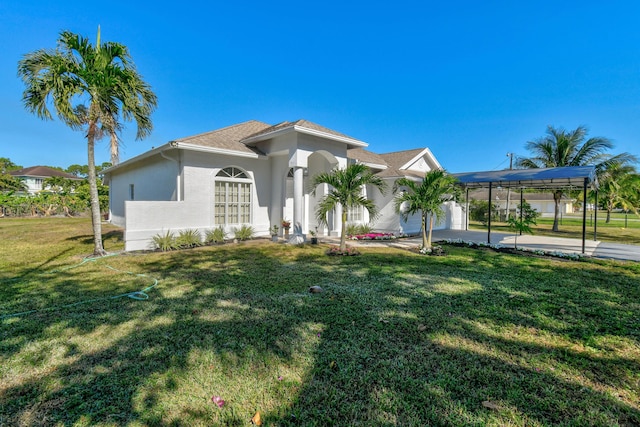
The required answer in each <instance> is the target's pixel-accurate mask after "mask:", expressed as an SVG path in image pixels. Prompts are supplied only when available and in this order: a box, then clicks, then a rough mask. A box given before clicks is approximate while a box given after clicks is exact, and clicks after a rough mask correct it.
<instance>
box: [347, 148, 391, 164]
mask: <svg viewBox="0 0 640 427" xmlns="http://www.w3.org/2000/svg"><path fill="white" fill-rule="evenodd" d="M347 157H348V158H350V159H354V160H358V161H359V162H362V163H369V164H374V165H382V166H387V162H386V161H385V160H384V159H383V158H382V156H381V155H380V154H377V153H373V152H371V151H369V150H365V149H364V148H360V147H358V148H350V149H348V150H347Z"/></svg>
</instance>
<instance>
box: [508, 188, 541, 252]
mask: <svg viewBox="0 0 640 427" xmlns="http://www.w3.org/2000/svg"><path fill="white" fill-rule="evenodd" d="M520 213H521V214H520V215H515V216H510V217H509V218H508V219H507V223H508V224H509V228H511V229H513V230H515V232H516V233H515V240H514V244H513V247H514V248H515V249H518V234H522V233H529V234H533V230H531V227H530V226H531V225H536V218H538V216H540V213H538V211H536V210H535V209H533V208H532V207H531V205H530V204H529V203H527V201H526V200H523V201H522V204H521V205H520Z"/></svg>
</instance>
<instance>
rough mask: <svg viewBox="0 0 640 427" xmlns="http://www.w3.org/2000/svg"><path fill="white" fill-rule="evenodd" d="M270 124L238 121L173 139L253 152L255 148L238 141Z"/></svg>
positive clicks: (204, 145)
mask: <svg viewBox="0 0 640 427" xmlns="http://www.w3.org/2000/svg"><path fill="white" fill-rule="evenodd" d="M270 127H271V126H270V125H268V124H267V123H263V122H259V121H257V120H250V121H248V122H244V123H239V124H237V125H233V126H228V127H226V128H222V129H218V130H213V131H210V132H205V133H201V134H199V135H194V136H188V137H186V138H179V139H176V140H174V141H175V142H177V143H178V144H180V143H184V144H193V145H199V146H203V147H211V148H220V149H223V150H231V151H240V152H244V153H255V152H256V151H255V149H253V148H250V147H247V146H246V145H244V144H242V143H241V142H240V141H241V140H243V139H245V138H247V137H248V136H251V135H253V134H256V133H259V132H261V131H263V130H264V129H268V128H270Z"/></svg>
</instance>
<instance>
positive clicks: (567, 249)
mask: <svg viewBox="0 0 640 427" xmlns="http://www.w3.org/2000/svg"><path fill="white" fill-rule="evenodd" d="M447 239H451V240H458V239H460V240H464V241H470V242H476V243H486V242H487V232H486V231H480V230H469V231H464V230H434V231H433V236H432V240H433V242H438V241H440V240H447ZM323 240H326V238H324V237H323ZM337 240H338V241H339V239H337ZM514 240H515V236H514V235H513V234H507V233H491V244H500V245H504V246H513V245H514ZM347 243H348V244H349V245H354V244H355V245H359V246H390V247H396V248H408V247H412V246H419V245H420V244H421V243H422V239H421V238H420V237H411V238H408V239H398V240H361V241H354V240H349V241H348V242H347ZM518 247H522V248H526V249H532V250H536V249H539V250H543V251H546V252H555V251H557V252H564V253H575V254H581V253H582V239H567V238H563V237H548V236H535V235H534V236H532V235H522V236H518ZM585 255H586V256H590V257H594V258H608V259H618V260H627V261H637V262H640V246H635V245H624V244H620V243H610V242H600V241H594V240H593V239H591V240H589V239H588V238H587V240H586V241H585Z"/></svg>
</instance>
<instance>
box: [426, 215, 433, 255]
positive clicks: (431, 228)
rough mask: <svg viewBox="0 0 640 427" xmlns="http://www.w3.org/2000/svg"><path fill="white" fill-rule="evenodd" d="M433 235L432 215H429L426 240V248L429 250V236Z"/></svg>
mask: <svg viewBox="0 0 640 427" xmlns="http://www.w3.org/2000/svg"><path fill="white" fill-rule="evenodd" d="M432 234H433V214H432V215H429V237H428V239H427V247H428V248H431V235H432Z"/></svg>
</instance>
